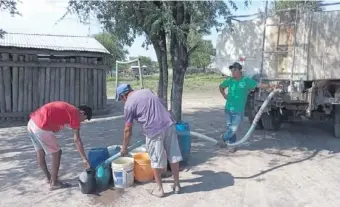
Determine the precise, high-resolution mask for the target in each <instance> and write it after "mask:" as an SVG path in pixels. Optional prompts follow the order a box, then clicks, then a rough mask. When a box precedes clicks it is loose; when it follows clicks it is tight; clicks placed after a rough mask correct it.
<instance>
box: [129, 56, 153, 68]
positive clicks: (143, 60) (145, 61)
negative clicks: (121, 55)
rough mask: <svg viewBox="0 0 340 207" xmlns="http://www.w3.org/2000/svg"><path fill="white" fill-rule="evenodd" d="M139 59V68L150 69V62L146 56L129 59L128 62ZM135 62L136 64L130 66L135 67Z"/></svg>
mask: <svg viewBox="0 0 340 207" xmlns="http://www.w3.org/2000/svg"><path fill="white" fill-rule="evenodd" d="M137 58H139V60H140V66H143V65H145V66H147V67H152V60H151V58H150V57H146V56H138V57H130V58H129V59H130V60H135V59H137ZM137 64H138V63H137V62H136V63H132V64H131V65H134V66H137Z"/></svg>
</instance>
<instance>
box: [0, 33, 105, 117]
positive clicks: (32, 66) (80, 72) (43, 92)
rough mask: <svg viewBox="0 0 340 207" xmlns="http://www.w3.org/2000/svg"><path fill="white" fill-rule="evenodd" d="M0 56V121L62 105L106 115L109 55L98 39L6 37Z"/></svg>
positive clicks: (46, 36) (27, 35)
mask: <svg viewBox="0 0 340 207" xmlns="http://www.w3.org/2000/svg"><path fill="white" fill-rule="evenodd" d="M0 54H1V59H0V66H1V67H0V120H1V119H6V120H8V119H12V118H14V119H18V118H19V119H20V118H27V117H28V114H29V113H30V112H32V111H34V110H36V109H37V108H39V107H40V106H41V105H43V104H46V103H48V102H51V101H58V100H62V101H66V102H69V103H71V104H74V105H80V104H87V105H89V106H91V107H92V108H93V109H94V112H95V113H99V112H101V111H105V108H106V71H107V70H109V61H108V57H109V54H110V53H109V51H108V50H106V49H105V48H104V46H103V45H101V44H100V43H99V42H98V41H97V40H96V39H94V38H92V37H81V36H62V35H41V34H19V33H7V34H5V35H4V37H3V38H0Z"/></svg>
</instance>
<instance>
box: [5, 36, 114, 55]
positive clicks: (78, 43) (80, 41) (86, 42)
mask: <svg viewBox="0 0 340 207" xmlns="http://www.w3.org/2000/svg"><path fill="white" fill-rule="evenodd" d="M0 46H3V47H18V48H32V49H48V50H56V51H82V52H99V53H110V52H109V51H108V50H107V49H106V48H105V47H104V46H103V45H102V44H100V43H99V42H98V41H97V40H96V39H95V38H93V37H84V36H65V35H46V34H22V33H7V34H4V35H3V38H0Z"/></svg>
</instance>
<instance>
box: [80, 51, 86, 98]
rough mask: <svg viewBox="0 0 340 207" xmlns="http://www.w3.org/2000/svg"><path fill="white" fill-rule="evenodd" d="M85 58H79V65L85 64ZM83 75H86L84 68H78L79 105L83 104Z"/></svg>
mask: <svg viewBox="0 0 340 207" xmlns="http://www.w3.org/2000/svg"><path fill="white" fill-rule="evenodd" d="M85 61H86V60H85V58H84V57H81V58H80V63H81V64H86V62H85ZM85 73H86V70H85V68H80V104H85V95H86V94H85V91H86V90H85V87H86V85H85Z"/></svg>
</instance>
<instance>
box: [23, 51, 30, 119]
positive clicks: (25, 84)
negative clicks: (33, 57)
mask: <svg viewBox="0 0 340 207" xmlns="http://www.w3.org/2000/svg"><path fill="white" fill-rule="evenodd" d="M29 59H30V58H29V55H27V54H26V55H25V62H29ZM24 71H25V73H24V74H25V76H24V103H23V105H24V107H23V108H24V112H28V111H29V110H28V108H29V107H28V81H29V74H30V70H29V68H28V67H25V68H24Z"/></svg>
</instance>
